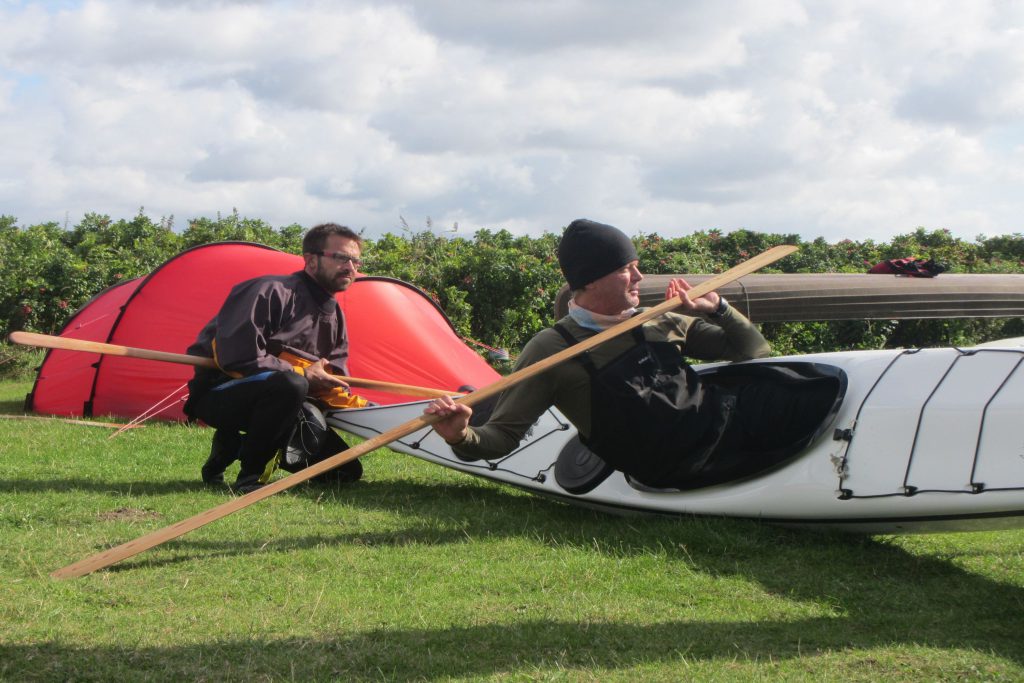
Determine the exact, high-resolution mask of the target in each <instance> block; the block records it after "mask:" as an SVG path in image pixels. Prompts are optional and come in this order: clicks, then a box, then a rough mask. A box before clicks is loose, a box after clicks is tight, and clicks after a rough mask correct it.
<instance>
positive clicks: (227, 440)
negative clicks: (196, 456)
mask: <svg viewBox="0 0 1024 683" xmlns="http://www.w3.org/2000/svg"><path fill="white" fill-rule="evenodd" d="M241 447H242V437H241V435H239V434H237V433H235V432H227V431H224V430H221V429H218V430H217V431H216V432H214V433H213V443H212V444H211V445H210V457H209V458H207V459H206V464H205V465H203V469H202V470H201V473H202V476H203V481H204V482H206V483H207V484H214V485H221V484H223V483H224V470H226V469H227V468H228V465H230V464H231V463H233V462H234V461H235V460H237V459H238V449H239V448H241Z"/></svg>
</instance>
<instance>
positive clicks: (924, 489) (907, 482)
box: [833, 347, 1024, 500]
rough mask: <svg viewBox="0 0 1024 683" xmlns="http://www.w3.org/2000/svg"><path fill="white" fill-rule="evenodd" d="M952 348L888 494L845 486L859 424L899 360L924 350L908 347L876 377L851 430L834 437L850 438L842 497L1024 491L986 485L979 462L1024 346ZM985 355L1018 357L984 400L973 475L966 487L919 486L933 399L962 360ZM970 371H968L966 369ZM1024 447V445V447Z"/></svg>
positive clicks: (844, 460) (841, 482)
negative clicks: (917, 471) (992, 414)
mask: <svg viewBox="0 0 1024 683" xmlns="http://www.w3.org/2000/svg"><path fill="white" fill-rule="evenodd" d="M950 350H951V351H953V352H954V354H955V355H954V356H953V358H952V361H951V362H949V364H948V365H947V367H946V368H945V370H944V371H943V372H942V373H941V376H940V377H939V379H938V381H937V382H935V384H934V386H932V387H931V389H930V390H929V391H928V393H927V396H926V397H925V398H924V400H923V401H922V402H921V404H920V408H919V409H918V411H917V415H916V419H915V421H914V422H915V424H914V434H913V440H912V442H911V446H910V450H909V453H908V455H907V458H906V466H905V467H904V469H903V477H902V483H901V484H900V485H899V486H898V487H897V490H894V491H889V492H885V493H860V494H858V493H856V492H855V491H854V489H853V488H851V487H850V486H847V485H844V484H846V483H847V482H848V480H849V478H850V468H849V464H850V453H851V451H852V450H853V447H854V444H855V442H856V435H857V431H858V426H860V423H861V414H862V412H863V410H864V408H865V406H867V405H868V402H869V401H870V399H871V398H872V396H873V395H874V393H875V390H876V389H877V388H878V387H879V386H880V385H881V384H883V383H884V381H885V380H886V379H887V378H888V377H889V376H890V373H891V372H892V371H893V370H894V368H895V367H896V366H897V363H898V362H899V361H901V360H903V359H906V358H908V357H910V356H914V355H917V354H918V353H920V351H921V349H907V350H904V351H902V352H901V353H899V354H897V355H896V356H894V357H893V358H892V359H891V360H890V362H889V363H888V364H887V365H886V366H885V368H884V369H883V370H882V372H881V373H880V374H879V375H878V377H877V378H876V380H875V381H874V382H873V383H872V385H871V388H870V389H869V390H868V391H867V393H866V394H865V395H864V398H863V399H862V401H861V403H860V405H859V406H858V408H857V412H856V415H855V417H854V420H853V423H852V426H851V427H850V428H848V429H841V428H837V429H836V430H835V432H834V436H833V439H835V440H837V441H839V440H842V441H846V442H847V446H846V452H845V454H844V455H843V456H842V458H841V459H840V461H839V463H838V465H837V467H836V469H837V472H838V474H839V485H838V489H837V491H838V494H839V495H838V496H837V497H838V498H839V499H840V500H852V499H873V498H894V497H908V498H909V497H912V496H917V495H920V494H925V493H933V494H942V493H945V494H953V493H956V494H970V495H978V494H981V493H985V492H996V491H1024V483H1022V484H1021V485H1018V486H986V484H985V483H984V482H982V481H978V480H977V473H978V463H979V458H980V456H981V452H982V443H983V439H984V436H985V428H986V424H987V423H988V418H989V409H990V408H991V406H992V404H993V402H995V400H996V399H997V398H998V397H999V396H1000V394H1001V393H1002V392H1003V390H1004V389H1005V388H1006V387H1007V386H1008V385H1009V384H1010V381H1011V380H1012V379H1013V378H1014V376H1015V375H1016V374H1017V372H1018V370H1019V369H1020V367H1021V365H1022V364H1024V349H1011V348H971V349H962V348H958V347H950ZM981 354H993V355H996V354H1008V355H1011V356H1017V358H1016V362H1014V363H1013V366H1012V367H1011V368H1009V369H1008V370H1007V371H1006V372H1005V375H1004V376H1003V377H1002V379H1001V381H999V384H998V386H995V387H994V388H993V389H992V391H991V394H990V395H989V396H988V398H987V399H986V400H985V401H984V407H983V408H982V410H981V413H980V416H979V418H978V425H977V436H976V438H975V439H974V449H973V454H972V458H971V467H970V474H969V476H968V478H967V483H966V484H965V485H964V487H962V488H944V487H937V486H930V487H929V486H915V485H914V484H913V483H911V482H912V470H913V466H914V462H915V458H916V457H917V456H918V455H919V449H918V447H919V443H920V441H921V438H922V425H923V424H924V422H925V419H926V416H928V415H929V413H928V409H929V406H930V405H931V403H932V400H933V399H934V398H935V397H936V395H937V394H938V393H939V392H940V390H941V389H942V388H943V386H944V385H945V383H946V382H947V379H948V378H949V377H950V375H951V374H953V373H954V371H955V369H956V368H957V366H958V365H959V364H960V362H961V361H962V360H964V359H967V358H973V357H977V356H979V355H981ZM965 372H967V371H965ZM1022 449H1024V446H1022ZM1021 458H1022V459H1024V453H1021Z"/></svg>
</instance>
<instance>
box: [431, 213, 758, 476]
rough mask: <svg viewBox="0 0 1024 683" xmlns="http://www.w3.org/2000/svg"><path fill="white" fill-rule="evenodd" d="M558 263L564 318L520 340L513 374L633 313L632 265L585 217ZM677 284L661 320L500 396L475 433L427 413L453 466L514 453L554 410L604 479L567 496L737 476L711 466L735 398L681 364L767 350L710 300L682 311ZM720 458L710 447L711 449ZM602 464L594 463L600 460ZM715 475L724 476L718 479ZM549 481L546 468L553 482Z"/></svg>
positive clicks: (613, 233)
mask: <svg viewBox="0 0 1024 683" xmlns="http://www.w3.org/2000/svg"><path fill="white" fill-rule="evenodd" d="M558 263H559V265H560V266H561V269H562V274H563V275H564V276H565V279H566V281H567V282H568V283H569V287H570V288H571V289H572V290H573V298H572V300H571V301H570V302H569V314H568V315H567V316H565V317H564V318H562V319H561V320H559V321H558V322H557V323H556V324H555V325H554V326H553V327H550V328H547V329H545V330H542V331H541V332H539V333H538V334H537V335H536V336H534V338H533V339H531V340H530V341H529V342H528V343H527V345H526V347H525V348H524V349H523V352H522V353H521V354H520V356H519V359H518V361H517V365H516V369H519V368H521V367H526V366H527V365H531V364H533V363H536V362H538V361H540V360H542V359H544V358H547V357H548V356H551V355H554V354H555V353H558V352H559V351H561V350H563V349H565V348H566V347H567V346H570V345H572V344H575V343H577V342H578V341H582V340H584V339H586V338H588V337H591V336H593V335H595V334H598V333H599V332H601V331H603V330H605V329H607V328H609V327H611V326H613V325H616V324H618V323H620V322H622V321H624V320H627V319H628V318H630V317H632V316H633V315H635V314H636V312H637V310H636V307H637V306H638V305H639V301H640V291H639V284H640V281H641V280H642V279H643V275H642V274H641V273H640V270H639V268H638V266H639V256H638V255H637V252H636V247H635V246H634V245H633V242H632V240H630V239H629V238H628V237H627V236H626V235H625V234H624V233H623V232H622V231H621V230H619V229H618V228H615V227H613V226H611V225H606V224H604V223H598V222H595V221H592V220H588V219H578V220H575V221H573V222H572V223H570V224H569V226H568V227H567V228H566V229H565V232H564V233H563V235H562V239H561V241H560V243H559V245H558ZM689 289H690V285H689V284H688V283H687V282H686V281H685V280H683V279H682V278H675V279H673V280H672V281H671V283H670V284H669V287H668V290H667V291H666V298H672V297H678V298H679V300H680V311H681V313H669V314H667V315H665V316H662V317H660V318H658V319H656V320H652V321H650V322H647V323H645V324H644V325H642V326H640V327H637V328H634V330H633V333H632V334H622V335H620V336H618V337H615V338H612V339H610V340H608V341H607V342H605V343H603V344H601V345H600V346H598V347H596V348H594V349H592V350H590V351H588V352H586V353H583V354H581V355H579V356H577V357H576V358H574V359H572V360H571V361H566V362H564V363H561V364H559V365H557V366H554V367H552V368H550V369H549V370H547V371H546V372H543V373H541V374H539V375H537V376H535V377H533V378H530V379H528V380H525V381H523V382H521V383H519V384H517V385H515V386H513V387H510V388H509V389H508V390H506V391H505V392H504V393H502V394H501V396H500V398H499V400H498V403H497V405H496V406H495V409H494V412H493V413H492V414H491V417H490V419H489V420H488V421H487V423H486V424H484V425H482V426H479V427H470V426H469V417H470V415H471V414H472V409H471V408H470V407H469V406H465V405H462V404H456V403H454V402H453V401H452V400H451V399H450V398H449V397H444V398H440V399H437V400H435V401H433V402H432V403H431V404H430V406H429V407H428V408H427V409H426V411H425V412H426V413H427V414H437V415H441V416H442V417H443V418H444V419H442V420H441V421H439V422H437V423H435V425H434V428H435V429H436V430H437V433H438V434H439V435H440V436H442V437H443V438H444V439H445V441H447V442H448V443H449V444H450V445H451V446H452V450H453V451H454V452H455V454H456V455H457V456H458V457H459V458H461V459H464V460H479V459H488V460H493V459H496V458H500V457H503V456H505V455H507V454H508V453H510V452H511V451H513V450H514V449H515V448H516V447H517V446H518V445H519V442H520V441H521V440H522V438H523V437H524V436H525V435H526V433H527V432H528V431H529V429H530V428H531V427H532V426H533V424H534V423H535V422H536V421H537V419H538V418H539V417H540V415H541V414H542V413H543V412H544V411H545V410H547V409H548V408H550V407H551V406H555V407H557V408H558V409H559V410H560V411H561V412H562V413H563V414H564V415H565V416H566V417H567V418H568V419H569V420H570V421H571V422H572V423H573V424H574V425H575V426H576V428H577V431H578V433H579V436H580V440H581V441H582V442H583V444H585V445H586V446H587V447H588V448H589V449H590V451H592V452H593V453H591V454H590V457H593V454H597V456H599V459H596V458H595V460H596V461H597V462H598V463H601V465H602V466H603V472H604V473H603V475H602V476H601V477H600V478H598V479H596V480H595V479H594V478H593V477H588V479H589V481H588V482H586V483H585V485H581V486H580V487H579V488H578V489H577V490H573V488H572V486H571V485H570V484H568V483H565V482H563V480H562V479H559V483H560V484H562V486H563V488H566V490H567V491H569V492H570V493H583V492H585V490H589V489H590V488H593V487H594V486H596V485H597V484H599V483H600V480H601V479H603V477H605V476H607V474H610V472H611V471H612V470H619V471H622V472H624V473H625V474H626V475H628V477H629V478H630V480H631V481H634V482H636V483H639V484H642V485H645V486H649V487H658V488H665V487H679V488H684V487H692V486H699V485H706V484H711V483H716V482H717V481H720V480H722V478H723V477H728V476H736V472H735V470H736V467H737V463H735V462H734V461H730V459H729V458H728V457H724V456H723V457H718V452H717V450H716V449H719V446H720V444H722V443H723V436H724V434H725V432H726V427H727V425H728V423H729V421H730V416H731V414H732V410H733V408H734V406H735V402H734V400H733V399H732V398H731V397H729V396H726V395H724V394H722V393H720V392H719V391H718V390H717V389H716V388H715V387H713V386H705V384H704V383H702V381H701V380H700V378H699V377H698V375H697V374H696V373H695V372H694V370H693V369H692V368H691V367H690V366H689V364H688V363H687V362H686V360H685V358H684V355H685V356H686V357H690V358H697V359H701V360H708V361H712V360H747V359H750V358H762V357H765V356H767V355H768V354H769V351H770V349H769V347H768V343H767V342H766V341H765V339H764V337H762V336H761V333H760V332H759V331H758V330H757V328H755V327H754V326H753V324H751V322H750V321H749V320H747V318H745V317H744V316H743V315H742V314H740V313H739V312H738V311H736V310H735V309H733V308H731V307H730V306H729V305H728V304H727V303H726V301H725V299H723V298H722V297H720V296H719V295H718V294H717V293H715V292H711V293H708V294H706V295H704V296H702V297H700V298H698V299H695V300H693V301H691V300H690V299H689V298H688V297H687V294H686V292H687V290H689ZM719 450H720V449H719ZM601 461H603V462H601ZM726 470H729V471H728V472H727V471H726ZM557 476H558V473H557V469H556V477H557Z"/></svg>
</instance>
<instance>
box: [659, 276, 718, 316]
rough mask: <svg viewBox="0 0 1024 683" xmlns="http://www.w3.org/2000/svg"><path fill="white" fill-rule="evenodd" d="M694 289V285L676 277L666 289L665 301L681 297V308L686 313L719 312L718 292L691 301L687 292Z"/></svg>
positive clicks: (669, 282)
mask: <svg viewBox="0 0 1024 683" xmlns="http://www.w3.org/2000/svg"><path fill="white" fill-rule="evenodd" d="M691 289H693V285H691V284H690V283H689V282H687V281H686V280H684V279H683V278H681V277H674V278H672V279H671V280H669V281H668V287H667V288H666V289H665V301H668V300H669V299H671V298H673V297H679V308H680V309H682V311H683V312H685V313H714V312H715V311H717V310H718V304H719V303H720V297H719V296H718V292H708V293H707V294H705V295H704V296H702V297H698V298H697V299H696V300H694V301H690V297H689V296H688V295H687V292H688V291H690V290H691Z"/></svg>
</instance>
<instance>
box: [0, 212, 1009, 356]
mask: <svg viewBox="0 0 1024 683" xmlns="http://www.w3.org/2000/svg"><path fill="white" fill-rule="evenodd" d="M431 227H432V226H430V225H429V223H428V227H427V229H425V230H422V231H419V232H416V231H412V230H409V229H408V228H407V227H405V228H403V229H402V230H399V231H398V232H397V233H387V234H385V235H383V236H382V237H380V238H378V239H368V240H367V241H366V243H365V245H364V256H365V262H366V263H365V266H364V268H363V270H364V271H365V272H366V273H369V274H373V275H386V276H390V277H395V278H400V279H402V280H406V281H408V282H412V283H414V284H416V285H417V286H419V287H421V288H422V289H424V290H425V291H427V292H428V293H429V294H430V295H431V296H432V297H434V299H435V300H436V301H437V302H438V303H439V304H440V305H441V307H442V308H444V310H445V311H447V313H448V315H449V317H450V318H451V319H452V321H453V322H454V324H455V326H456V328H457V329H458V331H459V333H460V334H462V335H463V336H464V337H465V338H467V339H469V340H474V341H479V342H482V343H483V344H485V345H487V346H493V347H504V348H508V349H510V350H513V352H514V351H515V350H517V349H519V348H521V347H522V345H523V344H524V343H525V342H526V341H527V340H528V339H529V338H530V337H531V336H532V335H533V334H534V333H536V332H537V331H538V330H540V329H542V328H543V327H545V326H548V325H550V324H551V323H552V322H553V320H552V316H553V313H552V302H553V300H554V296H555V293H556V292H557V291H558V288H559V287H561V285H562V282H563V280H562V276H561V274H560V272H559V270H558V263H557V261H556V259H555V248H556V246H557V244H558V236H557V235H555V234H551V233H548V234H544V235H542V236H540V237H521V236H515V235H512V234H511V233H509V232H508V231H506V230H493V231H492V230H480V231H478V232H477V233H475V234H474V235H473V236H472V237H465V236H460V235H454V236H453V235H452V234H451V233H445V234H436V233H435V232H434V231H433V230H432V229H431ZM304 232H305V228H304V227H303V226H299V225H294V224H293V225H288V226H285V227H281V228H274V227H272V226H270V225H268V224H266V223H265V222H263V221H262V220H259V219H250V218H243V217H241V216H239V214H238V213H237V212H232V213H231V214H230V215H228V216H218V217H217V218H216V219H208V218H199V219H195V220H192V221H190V222H189V224H188V226H187V227H186V228H185V229H184V230H183V231H180V232H176V231H174V230H173V229H172V220H171V219H168V220H162V221H157V222H154V221H153V220H151V219H149V218H148V217H147V216H146V215H145V214H144V213H143V211H142V210H140V211H139V213H138V215H137V216H135V217H134V218H132V219H130V220H124V219H122V220H116V221H115V220H112V219H111V218H110V217H109V216H104V215H99V214H87V215H86V216H85V217H84V218H83V219H82V221H81V222H80V223H78V224H77V225H75V226H74V227H62V226H61V225H59V224H58V223H42V224H38V225H27V226H19V225H18V221H17V219H16V218H15V217H12V216H0V254H2V256H3V258H2V261H0V328H2V332H3V335H4V336H6V335H7V334H8V333H9V332H11V331H13V330H19V329H26V330H32V331H37V332H45V333H56V332H58V331H59V330H60V329H61V327H62V326H63V325H64V323H65V321H66V320H67V319H68V317H69V316H70V315H71V314H72V313H73V312H74V311H75V310H77V309H78V308H79V307H81V306H82V305H83V304H84V303H86V302H87V301H88V300H89V299H90V298H91V297H93V296H95V295H96V294H97V293H99V292H100V291H102V290H103V289H105V288H107V287H109V286H111V285H114V284H117V283H118V282H120V281H122V280H124V279H126V278H135V277H139V276H143V275H146V274H147V273H149V272H151V271H152V270H153V269H154V268H156V267H157V266H158V265H160V264H161V263H163V262H164V261H166V260H167V259H169V258H171V257H172V256H174V255H175V254H177V253H179V252H181V251H183V250H185V249H188V248H190V247H194V246H197V245H200V244H208V243H211V242H220V241H226V240H242V241H249V242H258V243H261V244H265V245H268V246H272V247H276V248H278V249H282V250H284V251H288V252H291V253H296V254H297V253H299V252H300V251H301V242H302V235H303V233H304ZM634 241H635V242H636V245H637V250H638V252H639V253H640V255H641V263H640V267H641V270H642V271H643V272H645V273H650V274H657V273H718V272H722V271H724V270H726V269H728V268H730V267H732V266H734V265H736V264H737V263H740V262H741V261H743V260H745V259H747V258H748V257H750V256H752V255H754V254H757V253H760V252H761V251H764V250H765V249H768V248H769V247H772V246H775V245H778V244H796V245H798V246H799V247H800V251H799V252H798V253H796V254H794V255H792V256H790V257H788V258H787V259H784V260H783V261H781V262H779V263H777V264H775V265H774V266H773V267H772V268H770V269H767V270H766V271H765V272H790V273H796V272H852V273H857V272H864V271H865V270H866V269H867V268H868V267H869V266H870V265H873V264H875V263H877V262H879V261H881V260H884V259H888V258H900V257H906V256H913V257H919V258H932V259H935V260H936V261H938V262H941V263H943V264H945V265H946V266H948V267H949V269H950V271H951V272H960V273H1020V272H1024V236H1022V235H1021V234H1019V233H1015V234H1013V235H1004V236H999V237H984V236H981V237H978V238H977V239H976V240H974V241H973V242H968V241H965V240H962V239H959V238H956V237H953V236H952V235H951V234H950V233H949V231H947V230H926V229H925V228H918V229H917V230H915V231H913V232H911V233H908V234H904V235H898V236H896V237H894V238H893V239H892V240H890V241H889V242H887V243H876V242H874V241H872V240H864V241H854V240H842V241H841V242H838V243H836V244H829V243H828V242H826V241H825V240H824V239H821V238H818V239H815V240H813V241H804V240H802V239H801V238H800V237H799V236H798V235H783V234H768V233H758V232H753V231H749V230H736V231H734V232H730V233H723V232H721V231H719V230H702V231H698V232H694V233H692V234H690V235H686V236H684V237H672V238H666V237H661V236H660V235H658V234H654V233H652V234H640V235H638V236H636V237H634ZM762 329H763V330H764V332H765V336H766V337H768V339H769V341H770V342H772V346H773V348H774V350H775V352H776V353H779V354H789V353H798V352H816V351H832V350H840V349H858V348H882V347H887V346H889V347H891V346H928V345H936V344H960V345H962V344H970V343H973V342H977V341H982V340H984V339H990V338H998V337H1003V336H1019V335H1022V334H1024V325H1022V321H1021V319H1019V318H1014V319H1001V320H918V321H877V320H876V321H839V322H821V323H775V324H765V325H763V327H762ZM29 357H32V356H29ZM20 358H23V356H21V355H19V354H17V353H16V352H15V351H14V350H12V349H11V348H10V347H9V346H6V345H5V346H0V374H10V373H11V371H12V368H17V367H18V366H19V365H21V363H19V362H18V361H19V359H20Z"/></svg>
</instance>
